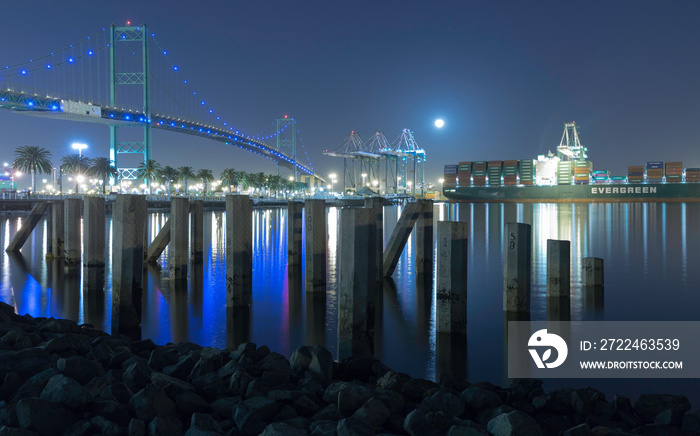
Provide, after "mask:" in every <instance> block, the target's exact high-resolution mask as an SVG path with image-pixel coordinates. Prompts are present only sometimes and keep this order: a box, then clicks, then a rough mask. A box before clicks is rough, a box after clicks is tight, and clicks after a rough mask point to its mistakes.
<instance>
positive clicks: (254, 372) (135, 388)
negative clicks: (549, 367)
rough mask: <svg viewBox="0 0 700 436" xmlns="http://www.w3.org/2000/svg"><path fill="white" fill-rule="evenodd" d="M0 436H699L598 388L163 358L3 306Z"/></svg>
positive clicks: (648, 403) (155, 349)
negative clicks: (547, 388) (545, 387)
mask: <svg viewBox="0 0 700 436" xmlns="http://www.w3.org/2000/svg"><path fill="white" fill-rule="evenodd" d="M0 379H1V380H2V385H1V386H0V434H3V435H4V434H7V435H37V434H38V435H44V434H46V435H91V434H104V435H127V434H128V435H146V434H149V435H188V436H195V435H216V434H225V435H256V434H263V435H268V436H271V435H291V436H294V435H304V434H307V435H308V434H310V435H373V434H408V435H412V436H418V435H421V436H423V435H450V436H457V435H489V434H494V435H511V434H512V435H528V436H529V435H566V436H576V435H601V436H602V435H610V436H612V435H625V434H638V435H639V434H642V435H692V434H700V411H695V412H692V413H689V411H690V409H691V405H690V402H689V401H688V399H687V398H686V397H685V396H682V395H664V394H653V395H647V394H645V395H641V396H640V397H639V398H638V399H637V400H636V401H634V402H633V401H632V400H631V399H629V398H627V397H624V396H620V395H615V396H614V398H612V399H606V398H605V396H604V395H603V394H602V393H601V392H598V391H596V390H595V389H592V388H583V389H571V388H562V389H558V390H555V391H552V392H549V393H547V392H545V391H544V390H543V389H542V382H541V381H539V380H531V379H518V380H514V381H513V383H512V384H511V386H509V387H507V388H502V387H498V386H495V385H493V384H491V383H487V382H483V383H469V382H467V381H463V380H459V379H458V378H456V377H454V376H451V375H445V376H443V377H442V378H441V380H439V381H438V383H435V382H432V381H430V380H425V379H422V378H412V377H410V376H408V375H406V374H402V373H398V372H394V371H392V370H390V369H389V368H387V367H386V366H384V365H383V364H382V363H381V362H380V361H378V360H376V359H373V358H371V357H360V358H350V359H346V360H343V361H341V362H335V361H334V360H333V356H332V355H331V353H330V352H329V351H328V350H327V349H325V348H324V347H322V346H303V347H300V348H298V349H297V350H295V351H294V353H293V354H292V356H291V357H290V358H289V359H286V358H285V357H284V356H282V355H281V354H278V353H276V352H272V351H270V350H269V348H268V347H267V346H264V345H263V346H260V347H258V346H256V345H255V344H253V343H250V342H248V343H243V344H241V345H240V346H239V347H238V348H237V349H235V350H232V349H224V350H220V349H217V348H209V347H201V346H199V345H197V344H194V343H190V342H186V343H181V344H167V345H164V346H158V345H155V344H154V343H153V342H152V341H151V340H150V339H145V340H139V341H134V340H131V339H129V338H127V337H125V336H113V335H110V334H107V333H105V332H103V331H101V330H98V329H95V328H94V327H92V326H90V325H78V324H77V323H75V322H74V321H70V320H64V319H54V318H42V317H37V318H34V317H31V316H30V315H22V316H20V315H17V314H15V310H14V307H13V306H10V305H7V304H5V303H0Z"/></svg>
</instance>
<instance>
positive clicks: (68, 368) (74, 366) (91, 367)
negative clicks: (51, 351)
mask: <svg viewBox="0 0 700 436" xmlns="http://www.w3.org/2000/svg"><path fill="white" fill-rule="evenodd" d="M56 367H57V368H58V370H59V371H61V372H62V373H63V374H65V375H67V376H68V377H70V378H72V379H73V380H75V381H77V382H78V383H80V384H81V385H85V384H87V383H88V382H89V381H90V380H92V379H93V378H95V377H101V376H104V375H105V370H104V368H103V367H102V365H100V364H99V363H97V362H93V361H91V360H90V359H88V358H86V357H83V356H73V357H69V358H66V359H64V358H61V359H58V361H57V362H56Z"/></svg>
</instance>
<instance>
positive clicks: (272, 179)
mask: <svg viewBox="0 0 700 436" xmlns="http://www.w3.org/2000/svg"><path fill="white" fill-rule="evenodd" d="M267 180H268V185H269V187H270V190H273V189H274V191H275V198H277V197H279V190H280V188H282V186H283V185H284V180H283V179H282V177H281V176H279V175H276V174H273V175H271V176H269V177H268V178H267Z"/></svg>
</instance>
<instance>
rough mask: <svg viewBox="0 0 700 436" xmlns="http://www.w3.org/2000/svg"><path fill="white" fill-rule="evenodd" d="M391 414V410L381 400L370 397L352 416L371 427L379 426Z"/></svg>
mask: <svg viewBox="0 0 700 436" xmlns="http://www.w3.org/2000/svg"><path fill="white" fill-rule="evenodd" d="M390 416H391V411H390V410H389V408H387V407H386V406H385V405H384V403H382V401H381V400H378V399H376V398H370V399H369V400H367V401H366V402H365V404H363V405H362V407H360V408H359V409H357V411H356V412H355V413H353V415H352V418H354V419H357V420H359V421H362V422H366V423H369V424H370V425H371V426H372V427H381V426H383V425H384V423H385V422H386V421H387V420H388V419H389V417H390Z"/></svg>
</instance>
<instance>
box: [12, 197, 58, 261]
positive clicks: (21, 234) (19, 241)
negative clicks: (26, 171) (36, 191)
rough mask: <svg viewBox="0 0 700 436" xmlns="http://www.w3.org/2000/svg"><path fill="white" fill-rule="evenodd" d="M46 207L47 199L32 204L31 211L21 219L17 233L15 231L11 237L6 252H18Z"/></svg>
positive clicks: (47, 205)
mask: <svg viewBox="0 0 700 436" xmlns="http://www.w3.org/2000/svg"><path fill="white" fill-rule="evenodd" d="M48 207H49V203H48V202H47V201H41V202H38V203H35V204H34V207H33V208H32V210H31V212H29V216H28V217H27V218H26V219H25V220H23V221H22V226H21V227H20V229H19V230H18V231H17V233H15V236H14V237H13V238H12V240H11V241H10V244H9V245H8V246H7V248H6V249H5V251H7V252H8V253H12V252H14V253H17V252H19V250H20V249H21V248H22V246H23V245H24V243H25V242H27V239H28V238H29V235H30V234H31V233H32V231H33V230H34V228H35V227H36V225H37V224H38V223H39V221H41V217H42V216H44V212H46V209H47V208H48Z"/></svg>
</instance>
